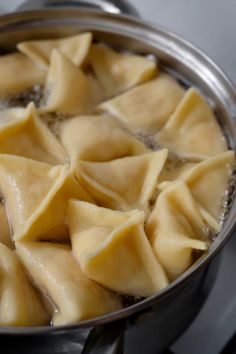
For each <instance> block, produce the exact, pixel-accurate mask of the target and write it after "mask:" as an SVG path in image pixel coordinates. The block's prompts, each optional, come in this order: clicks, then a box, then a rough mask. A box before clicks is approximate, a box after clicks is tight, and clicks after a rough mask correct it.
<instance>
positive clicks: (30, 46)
mask: <svg viewBox="0 0 236 354" xmlns="http://www.w3.org/2000/svg"><path fill="white" fill-rule="evenodd" d="M91 41H92V33H90V32H85V33H81V34H77V35H75V36H70V37H66V38H60V39H43V40H31V41H26V42H21V43H19V44H18V45H17V48H18V49H19V50H20V51H21V52H22V53H24V54H25V55H27V56H28V57H29V58H30V59H32V60H33V61H34V62H35V63H36V64H39V65H41V66H42V67H44V68H46V69H47V68H48V66H49V63H50V55H51V52H52V50H53V49H58V50H60V51H61V52H62V53H63V54H64V55H66V56H67V57H68V58H69V59H70V60H71V61H72V62H73V63H74V64H75V65H78V66H79V65H81V64H82V63H83V61H84V59H85V58H86V56H87V54H88V51H89V48H90V45H91Z"/></svg>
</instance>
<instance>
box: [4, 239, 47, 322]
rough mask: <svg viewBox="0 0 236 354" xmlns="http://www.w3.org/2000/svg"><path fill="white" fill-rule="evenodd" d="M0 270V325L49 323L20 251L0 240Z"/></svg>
mask: <svg viewBox="0 0 236 354" xmlns="http://www.w3.org/2000/svg"><path fill="white" fill-rule="evenodd" d="M0 274H1V277H0V325H1V326H40V325H45V324H48V323H49V316H48V315H47V313H46V312H45V310H44V308H43V306H42V304H41V301H40V299H39V296H38V294H37V293H36V291H35V289H34V288H33V286H32V285H31V284H30V282H29V279H28V278H27V276H26V274H25V272H24V269H23V267H22V265H21V263H20V261H19V259H18V257H17V255H16V254H15V252H13V251H11V250H9V249H8V248H7V247H6V246H4V245H3V244H0Z"/></svg>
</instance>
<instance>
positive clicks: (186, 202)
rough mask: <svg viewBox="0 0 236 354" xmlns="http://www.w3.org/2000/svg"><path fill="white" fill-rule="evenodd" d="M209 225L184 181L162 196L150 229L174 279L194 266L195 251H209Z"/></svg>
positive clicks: (158, 256) (156, 252)
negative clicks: (207, 233)
mask: <svg viewBox="0 0 236 354" xmlns="http://www.w3.org/2000/svg"><path fill="white" fill-rule="evenodd" d="M205 226H206V225H205V223H204V221H203V218H202V217H201V214H200V212H199V210H198V207H197V204H196V203H195V201H194V198H193V196H192V194H191V192H190V190H189V188H188V187H187V185H186V184H185V183H184V182H177V183H174V184H172V185H171V186H170V187H169V188H167V189H165V190H164V191H163V192H162V193H161V194H160V195H159V197H158V199H157V201H156V205H155V207H154V209H153V211H152V213H151V215H150V217H149V219H148V221H147V224H146V232H147V235H148V237H149V240H150V242H151V245H152V247H153V250H154V252H155V254H156V257H157V259H158V260H159V261H160V263H161V264H162V266H163V267H164V269H165V270H166V271H167V274H168V276H169V278H170V280H174V279H175V278H177V277H178V276H179V275H180V274H182V273H183V272H184V271H185V270H186V269H188V268H189V267H190V266H191V264H192V263H193V260H194V259H193V251H194V250H200V251H205V250H207V248H208V246H209V243H208V241H207V239H206V235H205V233H204V230H205Z"/></svg>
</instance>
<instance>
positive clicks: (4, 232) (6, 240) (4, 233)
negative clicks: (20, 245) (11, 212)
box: [0, 203, 13, 277]
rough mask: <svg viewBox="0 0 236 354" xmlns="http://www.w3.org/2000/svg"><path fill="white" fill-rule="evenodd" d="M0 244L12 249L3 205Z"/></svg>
mask: <svg viewBox="0 0 236 354" xmlns="http://www.w3.org/2000/svg"><path fill="white" fill-rule="evenodd" d="M1 243H3V244H4V245H6V246H7V247H9V248H13V242H12V239H11V229H10V225H9V222H8V218H7V214H6V210H5V207H4V204H3V203H0V244H1ZM0 277H1V276H0Z"/></svg>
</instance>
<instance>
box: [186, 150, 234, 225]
mask: <svg viewBox="0 0 236 354" xmlns="http://www.w3.org/2000/svg"><path fill="white" fill-rule="evenodd" d="M234 162H235V158H234V152H233V151H227V152H224V153H222V154H219V155H216V156H214V157H211V158H209V159H207V160H205V161H203V162H201V163H199V164H197V165H196V166H194V167H193V168H192V169H191V170H190V171H189V172H188V174H186V176H185V177H184V181H185V182H186V184H187V185H188V187H189V188H190V189H191V192H192V194H193V196H194V198H195V200H196V201H197V202H198V203H199V204H200V205H201V207H203V208H205V209H206V211H207V212H208V213H210V214H211V215H212V217H213V218H214V219H215V220H216V221H218V220H219V215H220V209H221V199H222V198H223V196H224V192H225V191H226V190H227V187H228V184H229V179H230V177H231V175H232V169H233V165H234ZM205 215H206V214H205Z"/></svg>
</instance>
